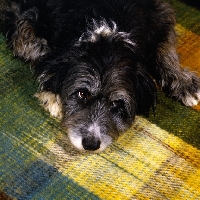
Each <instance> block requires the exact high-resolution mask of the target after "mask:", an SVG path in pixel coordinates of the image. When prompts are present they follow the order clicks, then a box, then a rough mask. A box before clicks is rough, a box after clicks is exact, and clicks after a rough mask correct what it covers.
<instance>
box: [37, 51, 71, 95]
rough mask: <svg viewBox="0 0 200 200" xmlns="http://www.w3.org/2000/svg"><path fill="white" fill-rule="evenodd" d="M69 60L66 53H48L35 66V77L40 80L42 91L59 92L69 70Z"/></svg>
mask: <svg viewBox="0 0 200 200" xmlns="http://www.w3.org/2000/svg"><path fill="white" fill-rule="evenodd" d="M69 66H70V65H69V62H68V59H67V58H66V54H64V53H55V52H54V53H48V54H46V55H45V57H44V58H43V59H42V60H41V61H40V62H39V63H38V64H37V65H36V66H35V77H36V79H37V80H38V81H39V83H40V86H39V89H40V90H41V91H51V92H53V93H54V94H59V93H60V92H61V89H62V84H63V81H64V79H65V78H66V75H67V72H68V70H69Z"/></svg>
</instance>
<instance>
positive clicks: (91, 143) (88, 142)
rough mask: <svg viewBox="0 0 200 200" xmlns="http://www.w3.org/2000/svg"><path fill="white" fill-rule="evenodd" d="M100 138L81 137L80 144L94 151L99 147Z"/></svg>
mask: <svg viewBox="0 0 200 200" xmlns="http://www.w3.org/2000/svg"><path fill="white" fill-rule="evenodd" d="M100 144H101V142H100V140H98V139H95V138H83V140H82V145H83V148H84V149H85V150H89V151H95V150H97V149H99V148H100Z"/></svg>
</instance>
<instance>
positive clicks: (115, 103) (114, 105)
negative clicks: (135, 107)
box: [111, 99, 123, 108]
mask: <svg viewBox="0 0 200 200" xmlns="http://www.w3.org/2000/svg"><path fill="white" fill-rule="evenodd" d="M122 106H123V100H121V99H119V100H114V101H112V102H111V107H112V108H119V107H122Z"/></svg>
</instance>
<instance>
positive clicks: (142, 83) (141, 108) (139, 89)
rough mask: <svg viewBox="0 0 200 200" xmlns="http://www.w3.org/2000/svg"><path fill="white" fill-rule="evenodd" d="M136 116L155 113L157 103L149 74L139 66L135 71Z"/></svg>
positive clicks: (155, 92) (153, 85)
mask: <svg viewBox="0 0 200 200" xmlns="http://www.w3.org/2000/svg"><path fill="white" fill-rule="evenodd" d="M135 84H136V114H143V115H148V114H149V111H150V109H151V108H152V109H153V112H154V111H155V106H156V102H157V89H156V85H155V83H154V81H153V79H152V77H151V76H150V75H149V73H148V72H147V71H146V70H145V68H143V67H142V66H139V67H138V69H137V71H136V83H135Z"/></svg>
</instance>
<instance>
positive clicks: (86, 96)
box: [77, 90, 90, 101]
mask: <svg viewBox="0 0 200 200" xmlns="http://www.w3.org/2000/svg"><path fill="white" fill-rule="evenodd" d="M77 95H78V97H79V99H81V100H84V101H87V100H88V99H89V97H90V93H89V92H88V91H87V90H79V91H78V92H77Z"/></svg>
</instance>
